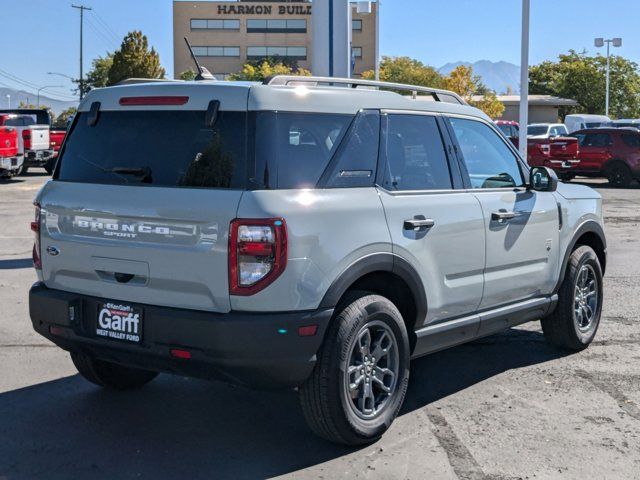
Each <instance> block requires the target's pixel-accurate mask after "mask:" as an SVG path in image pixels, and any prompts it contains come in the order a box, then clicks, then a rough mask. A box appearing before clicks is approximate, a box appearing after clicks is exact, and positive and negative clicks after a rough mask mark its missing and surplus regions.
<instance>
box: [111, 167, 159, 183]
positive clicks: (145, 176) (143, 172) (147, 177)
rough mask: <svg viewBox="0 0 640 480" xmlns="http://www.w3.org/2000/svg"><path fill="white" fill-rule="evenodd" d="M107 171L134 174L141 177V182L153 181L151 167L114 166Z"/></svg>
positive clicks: (118, 173)
mask: <svg viewBox="0 0 640 480" xmlns="http://www.w3.org/2000/svg"><path fill="white" fill-rule="evenodd" d="M107 171H109V172H111V173H115V174H117V175H133V176H134V177H140V181H141V182H145V183H151V169H150V168H149V167H113V168H109V169H107Z"/></svg>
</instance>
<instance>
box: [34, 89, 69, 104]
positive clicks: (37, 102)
mask: <svg viewBox="0 0 640 480" xmlns="http://www.w3.org/2000/svg"><path fill="white" fill-rule="evenodd" d="M63 87H64V85H47V86H45V87H40V88H38V93H37V98H38V100H37V101H36V106H37V107H38V108H40V92H41V91H42V90H44V89H45V88H63Z"/></svg>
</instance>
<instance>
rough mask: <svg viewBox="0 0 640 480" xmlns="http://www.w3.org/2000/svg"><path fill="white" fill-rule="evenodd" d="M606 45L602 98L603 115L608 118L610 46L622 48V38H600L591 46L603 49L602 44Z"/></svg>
mask: <svg viewBox="0 0 640 480" xmlns="http://www.w3.org/2000/svg"><path fill="white" fill-rule="evenodd" d="M605 43H606V44H607V69H606V75H605V89H606V92H605V97H604V114H605V115H606V116H607V117H608V116H609V72H610V69H611V58H610V54H609V52H610V47H611V45H613V46H614V47H621V46H622V38H619V37H616V38H608V39H604V38H602V37H599V38H596V39H595V40H594V42H593V44H594V45H595V46H596V47H597V48H600V47H603V46H604V44H605Z"/></svg>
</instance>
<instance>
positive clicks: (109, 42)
mask: <svg viewBox="0 0 640 480" xmlns="http://www.w3.org/2000/svg"><path fill="white" fill-rule="evenodd" d="M85 20H86V21H87V24H88V25H89V26H90V27H91V28H92V29H93V31H94V32H95V33H96V35H98V36H99V37H100V38H101V39H102V40H104V41H105V42H106V45H107V46H108V47H109V50H110V49H111V48H114V49H115V45H116V43H115V42H114V41H113V40H112V39H111V38H109V37H108V36H107V35H105V33H104V32H103V31H102V30H100V29H99V28H98V26H97V25H96V24H94V23H93V22H92V21H91V20H90V19H89V18H86V19H85Z"/></svg>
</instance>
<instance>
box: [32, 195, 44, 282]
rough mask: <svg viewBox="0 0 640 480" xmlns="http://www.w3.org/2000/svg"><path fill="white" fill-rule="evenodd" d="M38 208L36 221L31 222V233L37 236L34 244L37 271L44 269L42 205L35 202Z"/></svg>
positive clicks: (34, 259)
mask: <svg viewBox="0 0 640 480" xmlns="http://www.w3.org/2000/svg"><path fill="white" fill-rule="evenodd" d="M33 205H34V206H35V207H36V214H35V219H34V220H33V222H31V231H32V232H33V233H34V234H35V241H34V243H33V253H32V257H33V266H34V268H36V269H37V270H41V269H42V259H41V257H40V204H39V203H37V202H34V204H33Z"/></svg>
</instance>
